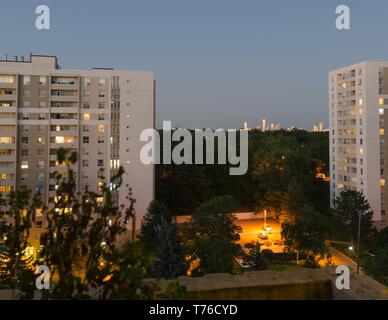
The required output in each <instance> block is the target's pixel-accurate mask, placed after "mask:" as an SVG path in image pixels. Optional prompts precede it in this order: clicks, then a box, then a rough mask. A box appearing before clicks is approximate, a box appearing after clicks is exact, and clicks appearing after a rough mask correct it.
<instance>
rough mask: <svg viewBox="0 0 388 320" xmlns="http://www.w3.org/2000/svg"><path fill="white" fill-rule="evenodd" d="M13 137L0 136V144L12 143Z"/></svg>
mask: <svg viewBox="0 0 388 320" xmlns="http://www.w3.org/2000/svg"><path fill="white" fill-rule="evenodd" d="M14 142H15V138H14V137H0V144H8V143H14Z"/></svg>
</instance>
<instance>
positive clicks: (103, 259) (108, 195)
mask: <svg viewBox="0 0 388 320" xmlns="http://www.w3.org/2000/svg"><path fill="white" fill-rule="evenodd" d="M76 161H77V155H76V154H75V153H70V152H69V151H68V150H64V149H60V150H59V151H58V162H59V163H61V164H65V165H66V167H67V173H66V175H63V174H60V173H58V172H57V173H56V179H57V182H56V184H57V186H58V187H57V190H56V197H55V200H54V203H52V209H50V210H48V212H47V222H48V226H47V228H46V229H45V231H44V233H43V234H42V236H41V244H42V246H43V248H42V250H41V258H42V259H43V261H44V264H46V265H47V266H49V268H50V275H51V283H52V288H50V291H49V292H46V294H45V297H46V298H48V297H51V298H57V299H83V298H90V290H91V289H95V290H96V292H97V294H98V297H99V298H100V299H106V298H115V297H117V295H118V294H119V293H122V292H123V291H122V288H123V286H126V287H128V288H130V290H129V289H128V290H125V291H124V292H125V297H126V298H128V297H131V298H133V299H135V298H141V297H144V296H146V297H149V296H150V294H151V292H152V291H153V289H152V285H147V284H146V283H143V282H142V279H143V278H144V276H145V269H146V267H145V265H144V263H145V261H144V258H142V259H138V258H139V256H144V255H143V253H140V254H139V253H138V251H139V249H138V248H137V246H136V244H128V243H127V244H126V245H125V246H124V247H123V246H122V245H121V244H120V242H119V241H118V240H119V239H121V240H123V239H125V237H126V236H127V231H128V230H127V226H128V221H129V219H130V218H131V217H133V216H134V207H133V205H134V199H133V198H132V195H131V193H130V192H129V195H128V198H129V202H130V205H129V207H128V208H119V207H118V206H117V205H116V204H115V203H114V202H113V193H112V192H113V191H115V190H117V188H119V187H120V186H121V182H122V179H121V176H122V174H123V173H124V170H123V169H122V167H120V168H119V170H118V172H117V173H116V174H115V175H113V176H112V177H111V180H110V185H113V186H115V187H114V190H111V189H110V187H109V185H107V184H106V183H105V182H104V178H103V176H102V172H101V173H100V177H101V182H102V184H101V187H100V190H99V192H97V193H95V192H92V191H89V190H88V189H86V190H85V191H84V192H83V193H82V194H78V193H77V192H76V180H75V175H74V171H73V169H72V167H73V166H74V165H75V163H76ZM54 280H55V281H54Z"/></svg>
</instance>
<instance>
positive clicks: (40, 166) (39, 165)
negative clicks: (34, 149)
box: [37, 160, 44, 169]
mask: <svg viewBox="0 0 388 320" xmlns="http://www.w3.org/2000/svg"><path fill="white" fill-rule="evenodd" d="M37 168H38V169H43V168H44V160H38V163H37Z"/></svg>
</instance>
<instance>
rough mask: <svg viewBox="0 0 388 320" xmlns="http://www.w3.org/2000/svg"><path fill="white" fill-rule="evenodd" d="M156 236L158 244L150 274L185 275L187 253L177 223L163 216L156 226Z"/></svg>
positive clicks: (168, 276) (173, 276)
mask: <svg viewBox="0 0 388 320" xmlns="http://www.w3.org/2000/svg"><path fill="white" fill-rule="evenodd" d="M155 238H156V239H157V241H158V245H157V247H156V257H155V260H154V262H153V263H152V265H151V271H150V275H151V276H153V277H157V278H164V279H174V278H176V277H178V276H181V275H185V274H186V263H185V253H184V250H183V246H182V240H181V238H180V236H179V235H178V231H177V227H176V225H175V224H174V223H172V222H171V220H170V221H168V220H166V219H164V218H163V219H162V221H161V222H160V223H159V224H158V225H157V226H156V232H155Z"/></svg>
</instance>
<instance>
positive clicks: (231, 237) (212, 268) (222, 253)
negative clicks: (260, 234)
mask: <svg viewBox="0 0 388 320" xmlns="http://www.w3.org/2000/svg"><path fill="white" fill-rule="evenodd" d="M234 209H235V203H234V200H233V199H232V198H231V197H230V196H221V197H216V198H214V199H212V200H209V201H207V202H205V203H204V204H202V205H201V206H200V207H199V208H198V210H197V211H196V213H195V214H194V215H193V216H192V221H191V228H192V229H191V239H190V244H191V248H192V257H193V259H195V258H199V259H200V264H199V268H198V269H199V270H198V271H199V272H205V273H212V272H231V271H232V268H233V253H234V251H235V246H234V244H235V241H237V240H239V238H240V236H239V232H240V231H241V228H240V227H238V226H236V225H235V224H234V216H233V215H232V212H233V210H234Z"/></svg>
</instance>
